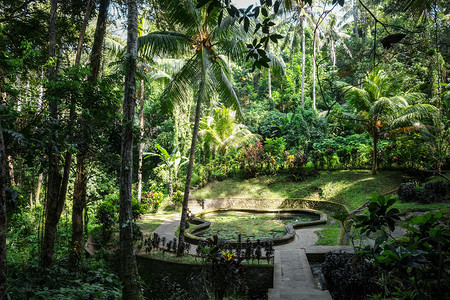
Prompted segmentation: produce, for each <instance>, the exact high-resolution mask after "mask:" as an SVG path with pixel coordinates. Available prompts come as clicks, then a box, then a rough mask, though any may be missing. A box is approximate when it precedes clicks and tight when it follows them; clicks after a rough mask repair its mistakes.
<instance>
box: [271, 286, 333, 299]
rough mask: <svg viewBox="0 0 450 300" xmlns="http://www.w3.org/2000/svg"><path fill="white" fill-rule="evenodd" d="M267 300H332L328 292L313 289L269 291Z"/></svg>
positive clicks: (277, 289) (278, 289)
mask: <svg viewBox="0 0 450 300" xmlns="http://www.w3.org/2000/svg"><path fill="white" fill-rule="evenodd" d="M268 299H269V300H311V299H314V300H332V298H331V295H330V293H329V292H328V291H320V290H315V289H301V288H298V289H291V288H276V289H269V291H268Z"/></svg>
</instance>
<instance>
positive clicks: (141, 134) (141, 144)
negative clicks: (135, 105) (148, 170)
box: [138, 79, 145, 202]
mask: <svg viewBox="0 0 450 300" xmlns="http://www.w3.org/2000/svg"><path fill="white" fill-rule="evenodd" d="M144 99H145V86H144V80H143V79H142V80H141V94H140V99H139V121H140V124H139V125H140V130H139V141H140V142H139V161H138V201H139V202H142V165H143V164H144V131H145V127H144V126H145V118H144Z"/></svg>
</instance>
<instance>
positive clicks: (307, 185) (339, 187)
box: [193, 170, 402, 210]
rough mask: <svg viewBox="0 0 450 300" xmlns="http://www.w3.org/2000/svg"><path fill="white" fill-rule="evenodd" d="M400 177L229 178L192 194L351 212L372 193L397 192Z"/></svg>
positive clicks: (365, 173) (345, 173)
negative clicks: (329, 205)
mask: <svg viewBox="0 0 450 300" xmlns="http://www.w3.org/2000/svg"><path fill="white" fill-rule="evenodd" d="M401 179H402V173H401V172H396V171H383V170H382V171H379V174H378V175H371V174H370V170H339V171H323V172H320V173H319V174H318V175H316V176H311V177H308V178H306V179H305V180H303V181H300V182H294V181H292V180H290V178H289V176H287V175H274V176H260V177H257V178H250V179H239V178H230V179H226V180H223V181H216V182H211V183H209V184H207V185H206V186H205V187H204V188H202V189H200V190H196V191H194V192H193V197H194V198H196V199H206V198H268V199H269V198H283V199H284V198H303V199H312V200H328V201H333V202H336V203H340V204H343V205H345V206H346V207H347V209H350V210H351V209H354V208H356V207H358V206H359V205H361V204H362V203H364V202H365V201H367V200H368V199H369V198H370V195H371V194H373V193H377V194H384V193H387V192H390V191H392V190H394V189H396V188H398V186H399V184H400V183H401Z"/></svg>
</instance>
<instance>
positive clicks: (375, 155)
mask: <svg viewBox="0 0 450 300" xmlns="http://www.w3.org/2000/svg"><path fill="white" fill-rule="evenodd" d="M375 130H377V129H375ZM377 169H378V134H377V133H375V135H374V136H373V164H372V175H377Z"/></svg>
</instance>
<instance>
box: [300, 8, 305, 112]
mask: <svg viewBox="0 0 450 300" xmlns="http://www.w3.org/2000/svg"><path fill="white" fill-rule="evenodd" d="M304 20H305V16H303V15H302V16H300V26H301V28H302V92H301V98H302V107H305V58H306V55H305V49H306V47H305V24H304Z"/></svg>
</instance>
